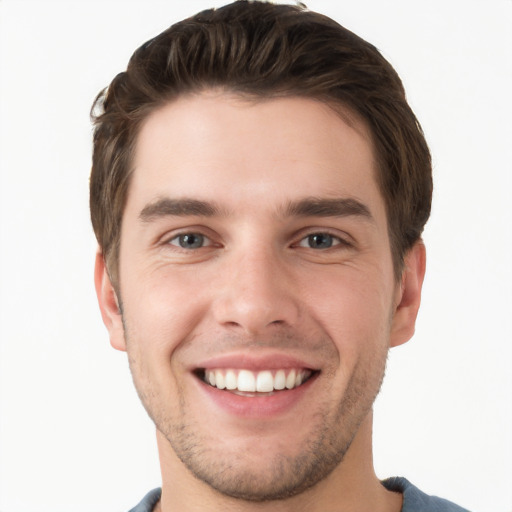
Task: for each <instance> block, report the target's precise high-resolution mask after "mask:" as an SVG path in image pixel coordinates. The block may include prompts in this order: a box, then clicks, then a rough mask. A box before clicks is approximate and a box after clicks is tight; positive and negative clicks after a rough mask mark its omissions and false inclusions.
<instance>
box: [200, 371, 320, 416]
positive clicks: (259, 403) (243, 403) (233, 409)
mask: <svg viewBox="0 0 512 512" xmlns="http://www.w3.org/2000/svg"><path fill="white" fill-rule="evenodd" d="M317 377H318V374H317V373H316V374H314V375H313V376H312V377H310V378H309V379H308V380H307V381H306V382H305V383H304V384H302V385H301V386H299V387H297V388H294V389H289V390H283V391H276V392H275V393H274V394H272V395H261V396H258V395H256V396H243V395H236V394H235V393H232V392H230V391H226V390H221V389H218V388H216V387H214V386H210V385H209V384H206V383H205V382H203V381H201V380H198V383H199V386H200V388H201V390H202V391H203V392H204V393H206V395H207V396H208V398H209V399H210V400H211V401H212V402H213V403H214V404H215V405H217V406H218V407H220V408H221V409H224V410H225V411H226V412H228V413H230V414H233V415H236V416H242V417H248V418H260V419H263V418H270V417H272V416H276V415H279V414H284V413H285V412H288V411H289V410H290V409H292V408H294V407H296V406H297V405H299V402H300V401H301V400H302V399H303V398H304V395H305V394H306V393H307V392H308V391H309V390H310V389H311V387H312V386H313V385H314V383H315V381H316V379H317ZM196 380H197V378H196Z"/></svg>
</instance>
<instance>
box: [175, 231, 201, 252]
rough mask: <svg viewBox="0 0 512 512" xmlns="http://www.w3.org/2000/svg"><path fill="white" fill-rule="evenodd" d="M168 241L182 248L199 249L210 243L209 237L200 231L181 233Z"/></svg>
mask: <svg viewBox="0 0 512 512" xmlns="http://www.w3.org/2000/svg"><path fill="white" fill-rule="evenodd" d="M168 243H169V244H171V245H175V246H178V247H181V248H182V249H200V248H201V247H206V246H208V245H211V241H210V239H209V238H207V237H206V236H204V235H201V234H200V233H182V234H181V235H177V236H175V237H174V238H171V239H170V240H169V242H168Z"/></svg>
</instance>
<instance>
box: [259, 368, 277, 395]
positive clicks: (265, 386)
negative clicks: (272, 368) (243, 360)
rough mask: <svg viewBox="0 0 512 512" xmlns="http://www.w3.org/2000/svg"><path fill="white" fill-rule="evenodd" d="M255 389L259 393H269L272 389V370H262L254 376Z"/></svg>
mask: <svg viewBox="0 0 512 512" xmlns="http://www.w3.org/2000/svg"><path fill="white" fill-rule="evenodd" d="M256 391H259V392H260V393H269V392H270V391H274V379H273V378H272V372H269V371H264V372H259V373H258V376H257V377H256Z"/></svg>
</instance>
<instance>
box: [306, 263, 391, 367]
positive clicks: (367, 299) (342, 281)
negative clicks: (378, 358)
mask: <svg viewBox="0 0 512 512" xmlns="http://www.w3.org/2000/svg"><path fill="white" fill-rule="evenodd" d="M319 282H321V283H323V285H322V286H319V285H318V283H319ZM303 290H304V296H307V300H306V301H307V303H308V304H309V311H310V314H311V315H312V316H313V318H314V320H315V321H316V322H317V323H318V324H320V325H321V326H322V328H323V330H325V332H326V333H327V335H328V336H329V337H330V339H331V340H333V342H334V344H335V345H336V348H337V350H338V352H339V353H340V359H341V361H344V360H345V361H346V360H352V361H354V360H355V359H357V358H358V354H359V353H361V352H365V351H372V350H374V349H375V347H376V346H379V345H382V344H387V343H388V337H389V331H390V327H391V324H390V314H389V312H390V308H391V298H392V290H391V287H390V286H389V283H388V282H387V281H385V280H384V278H383V273H382V272H368V271H367V270H366V271H363V270H360V269H355V268H345V269H341V271H340V272H338V273H334V274H331V275H330V276H329V279H328V280H327V279H325V280H323V281H318V280H317V281H316V282H315V283H314V285H310V284H306V285H304V287H303Z"/></svg>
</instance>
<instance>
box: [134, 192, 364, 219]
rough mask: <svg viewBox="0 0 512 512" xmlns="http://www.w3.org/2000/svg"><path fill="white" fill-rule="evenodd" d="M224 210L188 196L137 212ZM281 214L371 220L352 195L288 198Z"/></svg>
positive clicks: (147, 215)
mask: <svg viewBox="0 0 512 512" xmlns="http://www.w3.org/2000/svg"><path fill="white" fill-rule="evenodd" d="M221 214H226V212H224V211H221V209H220V208H219V207H218V206H217V205H215V203H212V202H209V201H201V200H198V199H190V198H180V199H173V198H167V197H166V198H161V199H157V200H156V201H154V202H152V203H149V204H147V205H146V206H145V207H144V208H143V209H142V211H141V212H140V214H139V218H140V219H141V220H142V221H143V222H150V221H152V220H155V219H157V218H160V217H167V216H175V217H191V216H196V217H214V216H218V215H221ZM279 216H283V217H285V218H286V217H349V216H357V217H362V218H366V219H368V220H373V217H372V214H371V213H370V210H369V208H368V207H367V206H366V205H365V204H363V203H361V202H360V201H358V200H356V199H353V198H334V199H325V198H317V197H308V198H304V199H300V200H298V201H290V202H289V203H287V204H286V205H285V206H284V208H282V209H280V210H279Z"/></svg>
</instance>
